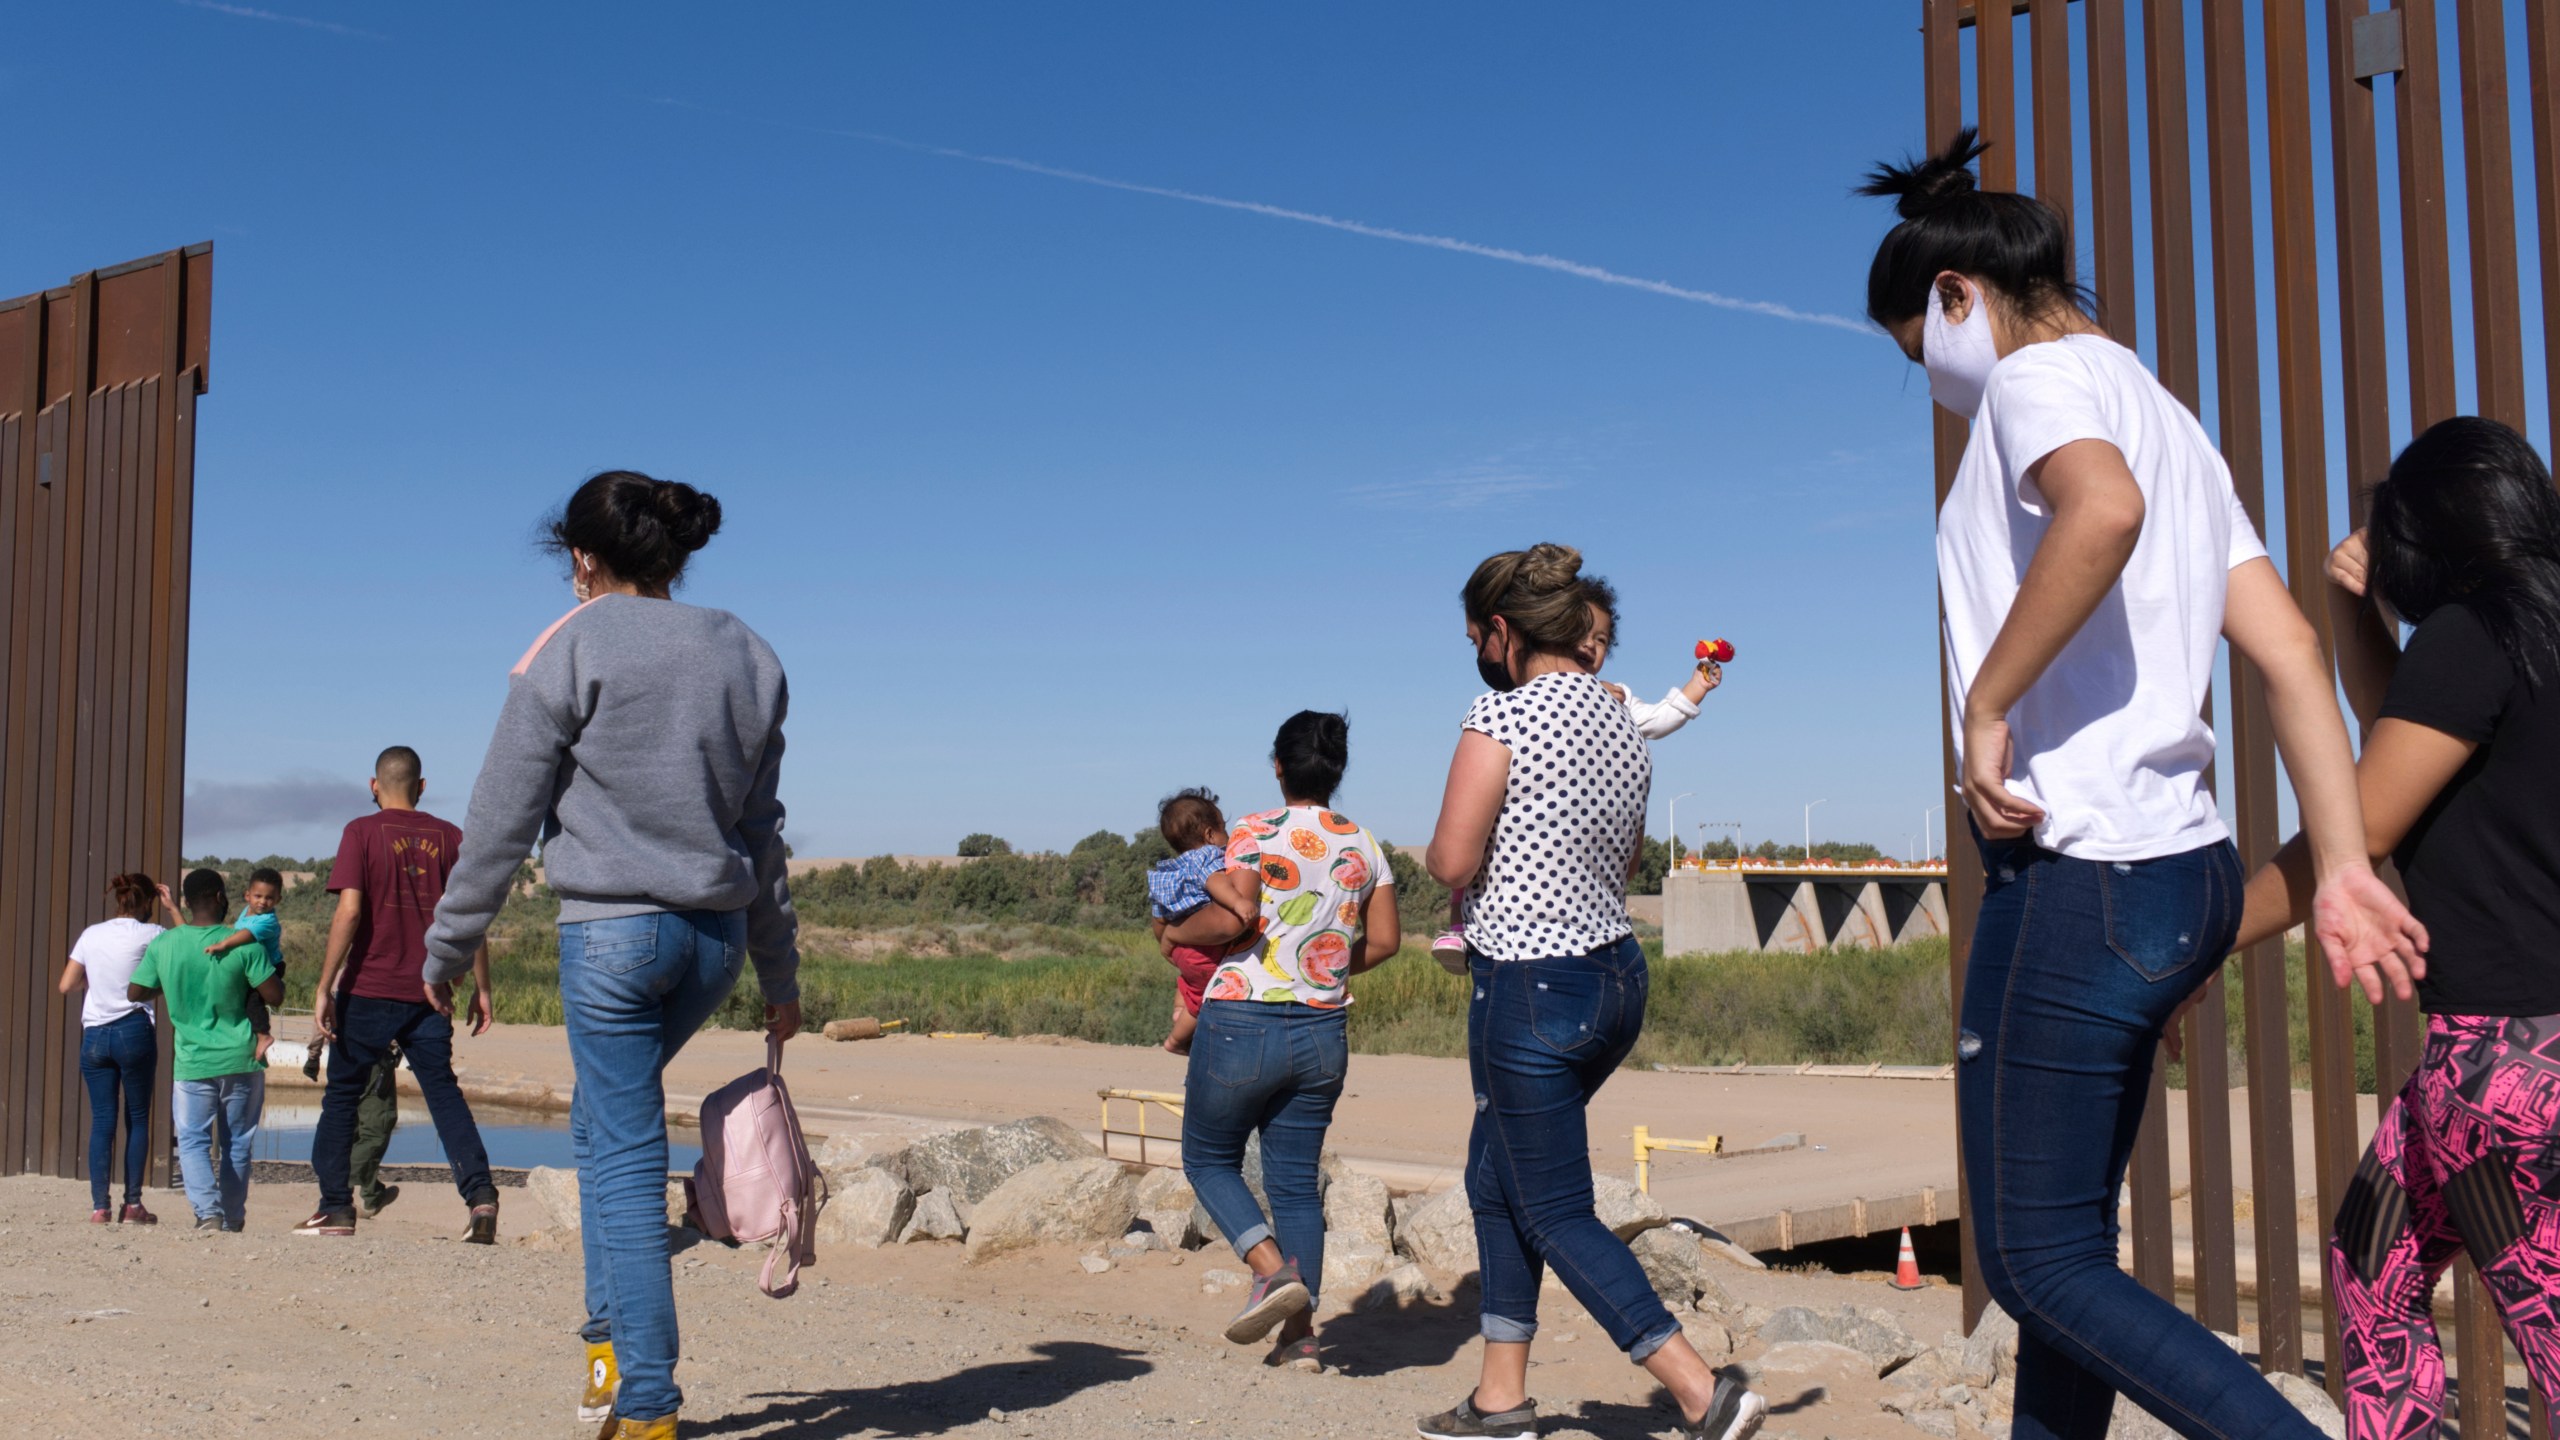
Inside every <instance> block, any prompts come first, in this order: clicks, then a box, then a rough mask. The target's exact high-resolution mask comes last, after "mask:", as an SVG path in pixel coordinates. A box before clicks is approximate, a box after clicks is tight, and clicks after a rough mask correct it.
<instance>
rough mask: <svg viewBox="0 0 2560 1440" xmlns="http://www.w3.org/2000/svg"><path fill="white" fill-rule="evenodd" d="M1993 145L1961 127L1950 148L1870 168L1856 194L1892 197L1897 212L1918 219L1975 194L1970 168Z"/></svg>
mask: <svg viewBox="0 0 2560 1440" xmlns="http://www.w3.org/2000/svg"><path fill="white" fill-rule="evenodd" d="M1990 148H1991V147H1990V146H1989V145H1986V144H1984V143H1983V141H1982V138H1981V137H1980V136H1979V135H1977V134H1976V133H1975V132H1974V129H1973V127H1972V126H1970V125H1968V126H1966V127H1965V128H1963V129H1961V130H1958V131H1957V132H1956V135H1955V138H1954V139H1953V140H1950V141H1948V142H1947V148H1945V149H1944V150H1941V151H1939V152H1938V153H1937V154H1935V155H1927V156H1923V157H1921V158H1920V159H1917V160H1911V161H1906V162H1905V163H1903V164H1900V165H1878V166H1877V167H1876V168H1874V169H1873V170H1870V171H1868V172H1867V179H1866V183H1865V184H1862V185H1860V186H1859V187H1858V189H1857V193H1858V194H1860V195H1883V196H1890V197H1891V198H1892V200H1893V210H1894V213H1895V214H1897V215H1899V216H1901V217H1902V218H1903V219H1905V220H1917V219H1919V218H1920V217H1921V216H1923V215H1926V214H1928V213H1929V212H1931V211H1933V210H1936V209H1938V208H1940V207H1941V206H1944V205H1947V204H1950V203H1952V202H1954V201H1958V200H1962V199H1964V198H1965V197H1966V196H1969V195H1972V194H1973V193H1975V189H1976V185H1975V181H1974V175H1973V171H1972V170H1971V169H1970V168H1969V167H1970V166H1971V165H1972V164H1973V162H1974V161H1975V160H1976V159H1978V158H1979V157H1980V156H1981V155H1982V153H1983V152H1984V151H1986V150H1989V149H1990Z"/></svg>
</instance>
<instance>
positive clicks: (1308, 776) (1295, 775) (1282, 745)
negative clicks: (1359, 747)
mask: <svg viewBox="0 0 2560 1440" xmlns="http://www.w3.org/2000/svg"><path fill="white" fill-rule="evenodd" d="M1271 758H1272V759H1273V760H1274V761H1275V762H1277V763H1278V764H1279V766H1280V790H1281V793H1282V795H1283V796H1284V797H1285V798H1287V799H1290V800H1306V801H1310V802H1313V803H1314V804H1318V805H1330V804H1332V803H1333V792H1334V791H1335V790H1337V789H1340V788H1341V786H1342V772H1343V771H1344V770H1345V769H1346V768H1348V767H1349V766H1350V764H1351V718H1350V717H1349V716H1347V715H1337V714H1335V713H1333V712H1332V711H1329V710H1301V711H1299V712H1298V713H1297V714H1295V715H1292V716H1290V717H1289V718H1288V719H1286V720H1283V721H1281V722H1280V734H1279V735H1278V736H1277V737H1276V738H1274V739H1273V740H1272V742H1271Z"/></svg>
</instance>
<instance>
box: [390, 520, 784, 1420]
mask: <svg viewBox="0 0 2560 1440" xmlns="http://www.w3.org/2000/svg"><path fill="white" fill-rule="evenodd" d="M719 529H720V502H719V501H717V500H714V499H713V498H711V497H710V496H708V495H705V494H703V493H702V492H701V491H699V490H696V489H694V488H693V487H692V486H690V485H683V484H679V483H677V482H674V481H670V480H654V479H651V478H650V477H649V476H646V475H642V474H638V473H636V472H634V471H629V470H609V471H606V472H605V473H603V474H601V475H598V476H596V477H594V478H593V479H590V480H589V481H587V482H586V483H585V484H584V485H581V486H579V487H578V491H577V493H576V494H575V495H573V496H571V497H570V499H569V504H568V506H567V508H566V509H564V510H563V511H562V512H561V514H560V517H559V518H558V519H557V520H556V521H554V522H553V523H552V526H551V531H550V540H549V545H550V548H552V549H554V550H556V551H559V552H561V553H563V554H565V555H567V556H568V559H569V567H570V583H571V586H572V588H573V589H574V590H575V592H576V594H577V597H578V601H579V604H578V608H577V609H575V610H572V611H570V612H569V613H568V615H566V616H565V617H563V618H562V619H561V620H560V621H559V622H558V623H556V624H554V625H553V626H552V627H551V628H550V629H549V630H546V631H544V632H543V634H542V637H541V638H540V639H538V640H536V641H535V642H534V644H533V648H532V649H531V650H528V651H526V652H525V657H524V658H523V659H522V660H519V661H517V662H516V667H515V671H514V673H513V675H512V676H511V677H510V678H509V680H508V683H507V703H506V708H505V709H504V710H502V711H501V712H500V713H499V716H498V731H497V734H496V735H495V736H493V737H491V739H490V741H489V755H488V758H487V759H486V760H484V761H483V762H482V763H481V766H480V779H479V782H478V783H477V784H476V785H474V786H473V787H472V792H471V811H470V815H469V817H468V819H467V821H466V822H465V826H464V830H463V836H464V838H463V842H462V853H461V857H460V859H459V860H458V862H457V863H456V864H455V866H454V870H453V874H452V877H451V879H450V880H448V881H447V882H446V886H445V892H444V899H443V902H442V903H440V904H439V905H437V906H436V918H435V925H434V928H433V929H432V930H430V931H429V932H428V935H427V966H426V976H427V979H428V980H430V981H435V980H444V979H450V978H452V977H453V976H456V975H459V974H461V973H462V972H463V971H464V970H465V969H468V968H469V967H470V964H471V957H472V954H473V952H475V951H476V950H477V949H478V948H479V945H480V942H481V939H482V937H483V936H484V935H485V934H486V933H487V931H488V928H489V924H490V922H491V921H492V920H494V919H495V918H496V917H497V914H498V907H499V906H500V905H501V904H503V903H504V902H505V900H506V897H507V891H508V888H509V887H510V886H511V885H512V884H513V883H514V879H515V875H516V867H517V866H518V865H520V864H522V863H523V861H524V859H525V857H526V855H527V854H529V853H530V852H531V851H532V849H533V847H534V843H535V841H536V840H537V839H539V840H540V842H541V845H542V865H543V874H544V879H545V880H546V881H547V882H548V883H549V884H550V886H551V888H552V889H553V890H554V891H556V892H557V893H558V894H559V896H560V998H561V1001H562V1005H563V1009H564V1010H565V1012H566V1015H567V1019H568V1030H569V1057H570V1061H571V1063H572V1064H573V1065H574V1066H575V1067H576V1070H577V1089H576V1092H575V1095H574V1097H573V1098H572V1100H571V1102H570V1110H569V1128H570V1140H571V1144H572V1146H573V1147H574V1149H575V1152H576V1154H577V1159H578V1194H579V1206H580V1209H581V1211H582V1212H583V1213H584V1215H585V1217H586V1218H585V1222H584V1224H583V1225H582V1226H581V1231H580V1238H581V1240H582V1241H583V1243H584V1245H585V1248H586V1262H587V1265H586V1268H587V1323H586V1325H585V1328H584V1331H583V1333H584V1335H585V1337H586V1341H587V1384H586V1393H585V1397H584V1399H583V1401H582V1403H581V1404H580V1406H579V1412H578V1418H579V1419H580V1421H581V1422H584V1423H587V1424H592V1425H598V1426H602V1425H605V1424H606V1423H607V1422H608V1421H612V1420H614V1419H615V1418H616V1417H619V1422H620V1423H619V1427H618V1429H615V1430H610V1431H607V1432H606V1433H608V1434H617V1435H620V1436H623V1437H631V1440H642V1437H645V1440H659V1437H671V1436H673V1435H674V1434H675V1415H676V1410H677V1408H678V1406H679V1405H680V1404H681V1402H682V1399H683V1397H682V1395H681V1394H680V1393H679V1392H678V1391H677V1389H676V1384H675V1363H676V1313H675V1286H674V1283H673V1279H672V1277H671V1276H670V1274H669V1270H668V1264H667V1233H666V1174H667V1125H666V1121H667V1117H666V1089H665V1086H664V1084H663V1082H662V1077H663V1075H664V1073H665V1071H666V1067H667V1062H668V1061H669V1060H671V1059H673V1058H674V1056H675V1053H676V1051H677V1050H679V1049H681V1048H682V1047H683V1045H684V1043H685V1041H687V1040H688V1039H691V1038H692V1036H693V1032H694V1031H695V1030H696V1029H698V1028H700V1027H701V1025H702V1023H703V1022H704V1021H705V1020H707V1019H709V1018H710V1016H711V1014H712V1012H713V1011H715V1010H717V1009H719V1008H720V1004H721V1002H722V1001H724V1000H726V999H727V998H728V995H729V991H730V989H731V988H732V987H733V986H734V985H736V983H737V980H738V973H739V970H740V969H741V967H742V966H743V965H744V963H745V961H746V960H747V958H749V957H750V956H752V957H753V959H754V960H755V966H756V982H757V984H758V986H759V987H760V988H761V989H762V990H763V992H764V1002H765V1026H766V1028H767V1029H768V1030H770V1031H772V1032H773V1034H774V1035H775V1036H776V1037H777V1038H779V1039H784V1040H787V1039H789V1038H790V1037H791V1036H792V1035H793V1034H794V1033H795V1032H797V1031H798V1030H799V1028H800V987H799V980H798V978H797V976H798V971H799V968H800V952H799V948H798V943H797V940H798V921H797V920H796V919H795V918H794V917H793V915H792V913H791V883H790V879H789V877H788V872H787V870H786V868H785V866H784V863H783V845H782V801H781V800H780V798H779V797H778V794H777V791H778V789H779V783H780V779H781V773H782V717H783V710H784V708H785V706H786V704H787V701H788V685H787V683H786V682H785V680H784V678H783V674H782V662H781V661H780V660H778V659H776V658H774V653H773V649H772V647H770V646H768V645H766V644H765V642H764V640H763V638H762V637H760V636H758V635H757V634H756V633H755V632H754V631H753V630H750V629H748V628H747V627H746V625H745V624H744V623H743V622H741V621H740V620H739V619H738V618H737V617H736V616H734V615H731V614H729V613H727V612H726V611H722V610H704V609H699V608H696V607H694V606H691V605H682V604H678V603H676V602H675V601H673V600H670V599H669V598H668V591H669V590H670V589H671V588H672V587H674V586H675V584H676V583H677V582H678V581H679V580H680V579H681V578H682V577H683V573H684V566H685V562H686V560H687V559H689V558H690V557H691V556H692V554H693V552H694V551H696V550H699V549H701V548H702V547H703V545H704V544H706V543H708V542H709V540H710V539H711V537H712V535H714V534H715V533H717V532H718V530H719Z"/></svg>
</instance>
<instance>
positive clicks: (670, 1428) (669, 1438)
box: [613, 1415, 676, 1440]
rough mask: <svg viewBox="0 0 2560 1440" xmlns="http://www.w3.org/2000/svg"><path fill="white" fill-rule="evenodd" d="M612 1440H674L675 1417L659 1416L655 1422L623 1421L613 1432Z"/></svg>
mask: <svg viewBox="0 0 2560 1440" xmlns="http://www.w3.org/2000/svg"><path fill="white" fill-rule="evenodd" d="M613 1440H676V1417H674V1416H673V1415H661V1416H659V1417H658V1418H657V1419H655V1420H625V1421H623V1422H622V1428H621V1429H619V1430H616V1431H614V1432H613Z"/></svg>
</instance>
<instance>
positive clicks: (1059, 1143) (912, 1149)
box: [880, 1115, 1102, 1205]
mask: <svg viewBox="0 0 2560 1440" xmlns="http://www.w3.org/2000/svg"><path fill="white" fill-rule="evenodd" d="M1101 1153H1102V1152H1101V1151H1099V1150H1096V1149H1094V1148H1093V1145H1092V1143H1091V1142H1090V1141H1087V1140H1086V1139H1085V1138H1084V1136H1082V1135H1080V1134H1078V1133H1076V1128H1075V1127H1074V1126H1072V1125H1070V1124H1068V1123H1067V1122H1066V1121H1064V1120H1061V1119H1059V1118H1057V1117H1056V1116H1054V1115H1034V1116H1031V1117H1030V1118H1029V1119H1025V1120H1014V1121H1009V1122H1007V1123H1005V1124H1002V1125H990V1126H987V1127H985V1128H983V1129H978V1130H953V1131H950V1132H948V1133H946V1134H942V1135H936V1136H933V1137H931V1138H930V1139H925V1140H919V1141H917V1142H916V1143H915V1144H913V1145H910V1146H908V1147H907V1148H906V1149H905V1150H903V1151H900V1152H898V1153H897V1154H896V1156H894V1157H883V1158H882V1160H881V1162H880V1164H881V1168H883V1169H886V1170H888V1171H890V1172H891V1173H892V1174H895V1175H896V1176H897V1177H898V1178H899V1179H901V1180H904V1181H906V1182H907V1187H908V1188H909V1189H911V1190H913V1191H915V1192H916V1193H917V1194H919V1195H921V1194H923V1193H924V1192H925V1191H927V1190H943V1191H948V1192H949V1193H950V1195H951V1199H952V1201H953V1203H954V1204H955V1205H975V1204H977V1203H979V1202H980V1201H983V1200H985V1199H986V1198H987V1197H988V1196H990V1195H992V1194H994V1193H995V1192H996V1190H997V1188H998V1187H999V1186H1001V1185H1003V1184H1004V1183H1005V1182H1006V1181H1007V1180H1010V1179H1012V1178H1013V1177H1014V1176H1016V1175H1019V1174H1021V1173H1022V1172H1023V1171H1025V1170H1028V1169H1030V1168H1031V1167H1032V1166H1034V1165H1040V1164H1044V1163H1047V1162H1050V1161H1057V1160H1090V1159H1094V1158H1097V1157H1098V1156H1100V1155H1101Z"/></svg>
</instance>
